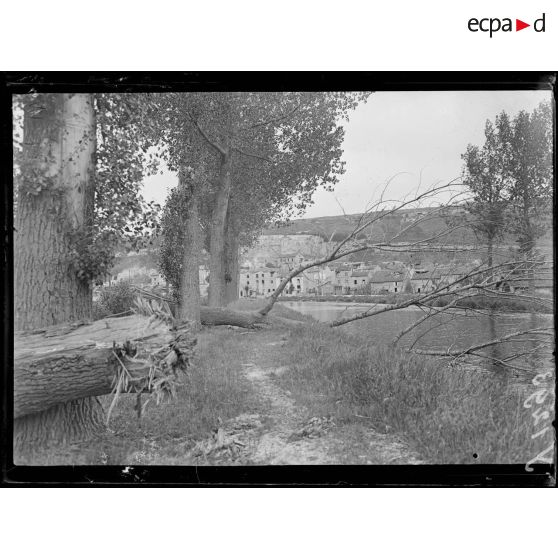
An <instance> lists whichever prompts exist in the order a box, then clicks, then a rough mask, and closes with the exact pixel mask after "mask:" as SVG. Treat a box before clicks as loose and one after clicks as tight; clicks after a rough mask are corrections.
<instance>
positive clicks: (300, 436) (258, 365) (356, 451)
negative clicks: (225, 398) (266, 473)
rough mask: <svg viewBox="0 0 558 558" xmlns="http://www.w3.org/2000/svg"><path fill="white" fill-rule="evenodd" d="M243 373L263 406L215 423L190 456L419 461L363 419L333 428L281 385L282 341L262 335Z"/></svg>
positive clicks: (240, 461)
mask: <svg viewBox="0 0 558 558" xmlns="http://www.w3.org/2000/svg"><path fill="white" fill-rule="evenodd" d="M259 341H261V342H260V343H257V344H256V345H255V347H254V349H253V350H252V351H251V354H247V355H246V360H245V362H243V363H242V367H243V371H244V374H245V375H246V377H247V378H248V379H249V380H250V382H251V384H252V386H253V388H254V390H255V391H256V393H257V394H258V395H259V398H258V399H260V401H261V403H262V409H263V411H262V410H261V409H259V410H258V412H254V413H252V414H243V415H240V416H238V417H236V418H234V419H232V420H229V421H227V422H226V423H224V424H222V425H220V426H219V427H218V428H217V429H216V430H215V431H214V432H213V435H212V436H211V437H210V438H208V439H207V440H204V441H203V442H201V443H199V444H198V445H197V446H196V447H195V448H194V449H193V450H192V452H190V457H191V458H193V460H194V461H195V462H196V463H198V464H201V463H203V462H207V461H208V460H209V462H211V463H214V464H220V465H225V464H231V465H232V464H237V465H310V464H314V465H317V464H319V465H332V464H345V465H346V464H419V463H422V461H421V460H420V458H419V456H417V455H416V454H414V453H413V452H412V451H411V450H410V449H409V447H408V446H407V445H406V444H405V443H404V442H403V441H402V440H401V439H399V438H398V437H397V436H394V435H391V434H383V433H380V432H377V431H375V430H373V429H372V428H370V427H369V425H367V424H366V421H364V423H362V424H361V423H357V424H351V425H350V426H338V425H336V424H335V423H334V421H333V420H332V419H330V418H328V417H312V416H310V414H309V412H308V410H307V409H306V408H305V407H303V406H300V405H298V404H297V403H296V402H295V400H294V398H293V397H292V395H291V394H290V393H289V392H288V391H286V390H284V389H282V388H281V387H280V386H279V383H278V382H277V378H278V377H279V376H280V375H281V374H282V373H284V372H285V368H284V367H276V366H273V363H274V362H275V363H276V362H277V359H275V358H274V355H277V354H278V353H279V352H280V351H281V350H285V349H284V341H276V340H274V339H273V338H270V337H269V336H267V335H265V333H262V334H261V338H260V339H259Z"/></svg>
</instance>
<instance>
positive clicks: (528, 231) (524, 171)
mask: <svg viewBox="0 0 558 558" xmlns="http://www.w3.org/2000/svg"><path fill="white" fill-rule="evenodd" d="M552 129H553V125H552V108H551V106H550V103H541V104H540V105H539V106H538V107H537V108H536V109H535V110H534V111H533V112H532V113H531V114H529V113H528V112H526V111H521V112H520V113H519V114H518V115H517V116H516V118H514V120H513V123H512V138H511V161H510V164H509V167H508V177H509V181H510V187H509V192H510V193H509V195H510V199H511V202H512V203H511V206H510V207H511V213H512V218H511V219H510V221H509V229H510V231H511V232H512V233H513V234H515V235H516V238H517V242H518V245H519V249H520V252H521V253H522V254H524V255H525V256H526V257H529V255H531V254H532V253H533V250H534V248H535V242H536V240H537V238H539V237H540V236H541V235H542V234H544V232H545V230H546V227H545V225H544V220H543V219H541V216H543V215H544V214H545V213H546V214H548V213H549V209H550V204H551V202H552V153H553V132H552Z"/></svg>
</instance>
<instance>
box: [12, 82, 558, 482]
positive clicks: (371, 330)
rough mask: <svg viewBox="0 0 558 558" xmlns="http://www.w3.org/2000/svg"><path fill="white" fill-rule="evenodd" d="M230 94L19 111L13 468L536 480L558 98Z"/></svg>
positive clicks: (536, 94) (128, 95) (519, 93)
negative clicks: (361, 472) (332, 469)
mask: <svg viewBox="0 0 558 558" xmlns="http://www.w3.org/2000/svg"><path fill="white" fill-rule="evenodd" d="M155 76H156V74H155ZM249 85H250V86H249V87H246V89H245V90H242V89H239V90H237V89H236V88H231V87H229V88H223V90H214V89H215V88H214V87H208V88H207V89H206V90H203V88H200V87H196V88H194V89H193V88H192V87H184V88H182V90H180V88H178V89H179V90H177V87H176V84H174V87H173V88H172V90H169V91H164V90H162V89H164V88H162V89H160V90H157V91H154V92H153V91H150V90H149V88H145V90H144V91H131V92H130V91H128V90H125V89H124V88H120V89H119V88H115V89H113V90H111V91H103V92H98V91H95V90H94V89H95V88H94V87H92V88H91V89H92V91H91V92H84V91H83V88H82V89H81V90H80V91H79V92H75V91H71V88H70V91H64V88H63V86H59V88H58V89H59V91H56V92H45V91H44V90H41V88H40V87H38V88H37V89H35V90H34V89H33V88H29V90H27V91H25V92H22V91H21V89H19V90H17V91H14V92H13V94H12V95H11V101H12V128H13V320H14V322H13V324H14V330H13V331H14V336H13V343H14V345H13V351H14V353H13V358H14V360H13V362H14V365H13V366H14V367H13V372H14V376H13V459H14V464H15V465H18V466H28V465H32V466H70V465H72V466H75V465H77V466H111V465H112V466H115V465H116V466H123V467H125V469H124V470H127V469H128V468H134V467H150V466H163V465H164V466H196V467H204V466H219V467H238V466H241V467H244V466H247V467H263V468H265V467H266V466H271V465H282V466H290V465H305V466H319V465H340V466H344V465H362V466H367V465H368V466H378V465H383V466H398V465H407V466H411V465H412V466H415V467H417V470H419V469H420V468H421V467H422V466H425V465H490V464H508V465H521V466H524V469H523V470H524V471H525V472H526V473H527V472H529V471H533V470H534V468H536V467H537V466H540V465H541V464H542V465H547V466H548V465H551V464H553V463H554V456H555V446H554V436H555V432H554V427H553V421H554V418H555V417H554V409H555V401H554V384H555V363H554V356H553V351H554V272H553V266H554V257H553V254H554V246H553V236H554V231H553V183H554V176H553V160H554V151H553V144H554V122H555V107H554V98H553V92H552V90H551V89H549V88H548V87H541V88H540V89H524V88H522V87H521V86H518V87H517V89H510V88H509V87H507V88H503V89H502V90H498V89H496V88H494V87H491V88H490V89H486V90H482V88H477V89H474V88H469V89H463V90H460V89H459V88H458V87H453V88H444V89H440V90H435V89H432V88H430V89H429V90H419V89H417V90H409V89H410V88H405V87H402V88H401V89H398V88H397V87H396V85H392V86H391V87H389V88H385V87H384V88H383V90H382V88H378V89H371V90H362V91H360V90H355V88H353V87H351V88H350V90H349V89H348V90H343V88H339V89H336V90H333V89H330V90H327V91H326V90H321V88H320V87H319V83H318V82H317V83H316V86H317V87H316V88H315V90H312V89H309V88H307V87H306V88H301V89H304V90H298V89H297V88H296V87H293V88H292V90H285V89H284V88H281V90H277V91H267V90H266V91H259V90H258V89H257V86H256V87H254V85H255V82H253V81H252V82H251V83H250V84H249ZM264 470H265V469H264Z"/></svg>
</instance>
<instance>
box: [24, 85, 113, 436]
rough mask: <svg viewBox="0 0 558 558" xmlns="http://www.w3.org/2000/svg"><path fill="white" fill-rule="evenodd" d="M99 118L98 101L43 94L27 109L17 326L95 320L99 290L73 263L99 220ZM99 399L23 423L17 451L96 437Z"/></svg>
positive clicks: (66, 406)
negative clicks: (94, 292) (78, 240)
mask: <svg viewBox="0 0 558 558" xmlns="http://www.w3.org/2000/svg"><path fill="white" fill-rule="evenodd" d="M95 139H96V136H95V111H94V106H93V98H92V96H91V95H85V94H79V95H68V94H64V95H54V94H42V95H41V94H39V95H32V96H30V97H29V98H28V99H27V100H26V102H25V104H24V138H23V151H22V158H21V161H20V163H21V169H20V170H21V175H20V179H19V189H18V193H17V199H18V211H17V218H16V234H15V254H16V259H15V327H16V329H18V330H21V329H27V330H28V329H37V328H42V327H45V326H50V325H53V324H56V323H60V322H68V321H78V320H84V319H87V318H89V316H90V313H91V304H92V302H91V301H92V296H91V284H90V282H89V281H88V278H87V277H86V276H85V274H83V273H80V271H81V270H80V269H79V268H78V265H77V262H76V261H75V260H73V259H72V253H73V250H74V239H75V235H76V234H77V233H79V232H80V231H82V230H83V229H84V228H85V227H87V226H90V225H91V224H92V221H93V203H94V195H95V187H94V175H95ZM102 416H103V413H102V409H101V406H100V403H99V402H98V401H97V400H96V399H95V398H87V399H80V400H77V401H72V402H69V403H64V404H59V405H55V406H54V407H51V408H50V409H48V410H47V411H44V412H41V413H35V414H32V415H29V416H25V417H22V418H20V419H18V420H16V422H15V442H16V443H17V444H23V443H26V442H27V443H36V442H39V441H45V440H47V439H49V438H56V439H61V438H65V437H68V436H72V435H74V434H76V432H75V431H77V430H80V434H81V435H83V434H84V433H87V434H89V433H91V431H96V430H97V429H98V428H99V427H100V425H101V424H102V422H101V421H102Z"/></svg>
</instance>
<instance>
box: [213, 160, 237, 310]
mask: <svg viewBox="0 0 558 558" xmlns="http://www.w3.org/2000/svg"><path fill="white" fill-rule="evenodd" d="M231 170H232V156H231V154H230V153H227V154H226V155H222V156H221V168H220V172H219V183H218V191H217V194H216V197H215V204H214V207H213V212H212V216H211V232H210V239H209V256H210V259H209V306H217V307H220V306H224V304H225V236H226V234H225V233H226V219H227V210H228V207H229V197H230V192H231Z"/></svg>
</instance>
